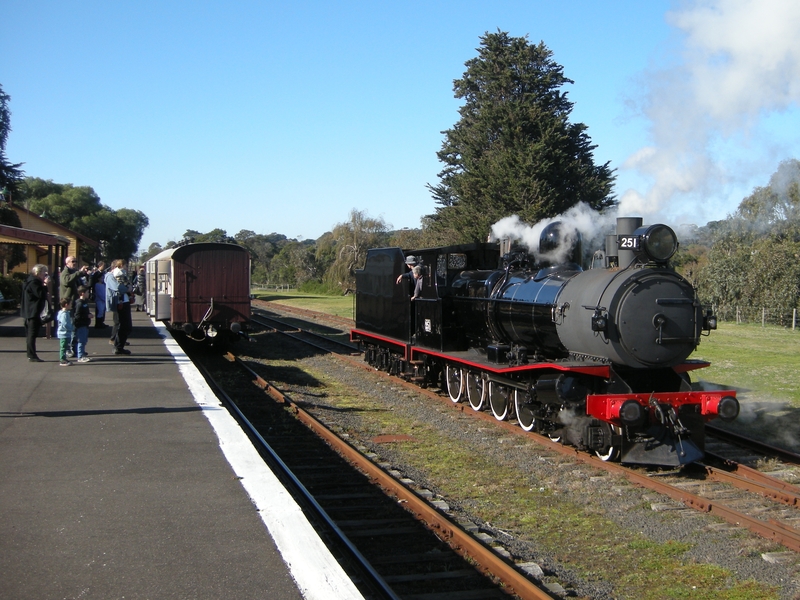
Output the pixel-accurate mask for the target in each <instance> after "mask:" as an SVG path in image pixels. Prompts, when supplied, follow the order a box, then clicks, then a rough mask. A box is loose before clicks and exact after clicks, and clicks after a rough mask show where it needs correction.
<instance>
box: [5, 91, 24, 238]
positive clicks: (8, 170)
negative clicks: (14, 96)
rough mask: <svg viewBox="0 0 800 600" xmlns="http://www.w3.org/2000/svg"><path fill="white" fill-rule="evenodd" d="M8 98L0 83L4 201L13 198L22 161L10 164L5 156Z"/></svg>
mask: <svg viewBox="0 0 800 600" xmlns="http://www.w3.org/2000/svg"><path fill="white" fill-rule="evenodd" d="M10 100H11V96H9V95H8V94H6V93H5V92H4V91H3V86H2V85H0V193H2V196H3V199H4V200H6V201H8V200H13V199H14V197H15V196H16V194H17V191H18V188H19V183H20V181H22V175H23V171H21V170H20V167H21V166H22V163H16V164H11V163H9V162H8V160H7V158H6V142H7V141H8V134H9V133H10V132H11V111H10V110H9V108H8V102H9V101H10ZM6 224H7V225H8V224H9V223H6Z"/></svg>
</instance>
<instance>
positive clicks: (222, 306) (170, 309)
mask: <svg viewBox="0 0 800 600" xmlns="http://www.w3.org/2000/svg"><path fill="white" fill-rule="evenodd" d="M145 307H146V310H147V313H148V314H149V315H150V316H151V317H153V318H155V319H156V320H158V321H164V322H165V323H166V324H167V327H169V328H170V329H171V330H173V331H176V332H182V333H184V334H185V335H186V337H188V338H189V339H191V340H194V341H198V342H203V343H204V344H209V345H214V344H224V343H227V342H230V341H232V340H234V339H236V338H238V337H239V336H240V335H242V334H244V333H245V331H246V328H247V324H248V323H249V321H250V253H249V252H248V251H247V250H246V249H245V248H243V247H241V246H238V245H236V244H226V243H216V242H201V243H188V244H181V245H178V246H174V247H172V248H169V249H167V250H164V251H163V252H161V253H159V254H157V255H156V256H154V257H152V258H151V259H149V260H148V261H147V294H146V296H145Z"/></svg>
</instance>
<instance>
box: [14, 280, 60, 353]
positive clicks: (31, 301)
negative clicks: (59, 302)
mask: <svg viewBox="0 0 800 600" xmlns="http://www.w3.org/2000/svg"><path fill="white" fill-rule="evenodd" d="M49 281H50V276H49V274H48V272H47V265H34V267H33V268H32V269H31V274H30V275H29V276H28V279H26V280H25V283H24V285H23V286H22V303H21V305H20V316H21V317H22V319H23V320H24V322H25V346H26V350H27V355H28V361H29V362H44V361H43V360H42V359H41V358H39V356H38V355H37V354H36V338H37V337H39V329H40V328H41V327H42V325H43V324H44V323H45V322H47V321H48V320H52V318H53V313H52V312H51V311H49V306H48V302H47V287H46V286H47V284H48V283H49ZM48 313H49V314H48Z"/></svg>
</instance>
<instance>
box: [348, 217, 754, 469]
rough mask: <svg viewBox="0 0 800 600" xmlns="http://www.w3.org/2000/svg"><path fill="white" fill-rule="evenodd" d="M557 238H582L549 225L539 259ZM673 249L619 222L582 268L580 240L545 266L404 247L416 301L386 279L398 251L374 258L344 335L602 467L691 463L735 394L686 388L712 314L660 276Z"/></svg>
mask: <svg viewBox="0 0 800 600" xmlns="http://www.w3.org/2000/svg"><path fill="white" fill-rule="evenodd" d="M568 238H569V239H575V240H579V239H580V237H579V236H573V235H567V230H566V226H565V225H563V224H561V223H553V224H551V225H549V226H548V227H547V228H545V230H544V231H543V232H542V235H541V239H540V248H539V253H538V254H537V255H536V256H545V257H547V256H553V250H554V249H555V248H556V247H557V246H558V245H559V244H560V243H561V242H563V241H564V240H566V239H568ZM677 247H678V241H677V237H676V235H675V233H674V232H673V230H672V229H671V228H669V227H667V226H666V225H651V226H647V227H644V226H642V219H641V218H638V217H636V218H620V219H617V228H616V232H615V233H613V234H609V235H608V236H606V242H605V249H604V250H600V251H598V252H597V253H595V257H596V259H599V260H600V264H594V263H593V265H592V268H590V269H587V270H583V269H582V268H581V267H580V266H579V264H578V262H579V254H580V242H577V243H574V244H572V246H571V247H570V248H569V250H568V252H567V253H566V258H564V259H560V260H555V261H553V260H552V259H551V260H543V259H541V258H539V259H536V258H534V256H533V255H531V254H529V253H528V252H527V251H523V250H514V251H511V250H508V251H506V250H507V249H504V250H503V251H502V252H501V248H500V244H496V243H485V244H470V245H462V246H450V247H445V248H431V249H425V250H419V251H414V252H413V254H414V256H415V259H416V260H419V261H421V262H422V265H423V269H422V277H423V287H422V293H421V296H420V297H419V298H417V299H415V300H414V301H413V302H412V301H410V299H409V290H408V288H407V287H406V286H405V285H403V284H399V285H398V284H397V283H396V280H397V278H398V276H399V275H401V274H402V273H404V272H406V271H407V270H408V267H407V265H406V260H405V255H404V253H403V251H402V250H401V249H399V248H378V249H373V250H370V251H369V253H368V255H367V261H366V265H365V267H364V269H363V270H360V271H358V272H357V273H356V285H357V291H356V327H355V329H353V330H352V332H351V337H352V339H353V340H355V341H358V342H360V343H361V344H362V345H363V347H364V349H365V360H366V361H367V362H369V364H371V365H372V366H374V367H376V368H378V369H382V370H385V371H388V372H390V373H392V374H394V375H396V376H399V377H402V378H405V379H409V380H412V381H416V382H418V383H419V384H421V385H425V386H441V387H443V388H444V389H446V390H447V393H448V395H449V396H450V399H451V400H452V401H453V402H461V401H464V400H466V401H467V402H469V404H470V406H471V407H472V408H473V409H475V410H483V409H484V408H486V407H488V408H489V409H490V410H491V412H492V413H493V414H494V416H495V417H496V418H497V419H499V420H505V419H509V418H516V420H517V421H518V422H519V425H520V426H521V427H522V428H523V429H525V430H527V431H537V432H540V433H543V434H546V435H548V436H550V438H551V439H553V440H560V441H562V442H564V443H569V444H572V445H574V446H577V447H578V448H581V449H585V450H589V451H594V452H596V453H597V455H598V456H599V457H600V458H602V459H603V460H617V459H619V460H621V461H622V462H626V463H638V464H648V465H663V466H679V465H684V464H688V463H691V462H694V461H696V460H699V459H700V458H702V456H703V448H704V424H705V423H706V422H707V421H709V420H711V419H714V418H716V417H720V418H721V419H723V420H732V419H735V418H736V416H737V415H738V413H739V404H738V401H737V400H736V393H735V391H732V390H715V391H705V390H696V389H693V388H692V385H691V382H690V377H689V372H690V371H692V370H695V369H699V368H702V367H706V366H708V363H706V362H702V361H697V360H689V359H688V357H689V356H690V354H691V353H692V352H693V351H694V350H695V348H696V347H697V346H698V344H699V342H700V338H701V335H703V334H708V333H709V332H710V331H711V330H712V329H715V328H716V318H715V317H714V316H713V315H712V314H711V311H709V310H706V309H704V308H703V307H702V306H701V304H700V302H699V301H698V298H697V295H696V292H695V290H694V288H693V287H692V285H691V284H690V283H689V282H688V281H687V280H686V279H684V278H683V277H682V276H681V275H680V274H678V273H677V272H676V271H675V270H674V269H673V268H671V267H670V265H669V259H670V258H671V257H672V256H673V255H674V253H675V251H676V250H677Z"/></svg>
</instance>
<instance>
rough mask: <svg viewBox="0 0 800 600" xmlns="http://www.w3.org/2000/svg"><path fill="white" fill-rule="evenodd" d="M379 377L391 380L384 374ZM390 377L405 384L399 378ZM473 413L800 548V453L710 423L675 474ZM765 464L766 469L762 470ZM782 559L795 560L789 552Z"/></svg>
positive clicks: (427, 392)
mask: <svg viewBox="0 0 800 600" xmlns="http://www.w3.org/2000/svg"><path fill="white" fill-rule="evenodd" d="M295 314H296V313H295ZM317 318H318V319H322V318H323V317H321V316H318V317H317ZM273 322H274V321H273ZM342 358H343V359H344V360H348V361H349V362H350V364H354V365H357V366H359V367H361V368H363V369H365V370H367V371H371V372H372V371H373V369H372V368H371V367H369V366H368V365H366V364H364V363H363V362H360V361H355V360H353V358H352V357H342ZM378 375H380V376H385V377H387V378H389V377H388V375H384V374H383V373H378ZM389 379H390V380H391V381H393V382H395V383H397V384H398V385H399V384H401V382H400V380H398V379H396V378H389ZM402 384H403V385H406V386H408V387H410V388H411V389H414V390H416V391H417V392H418V393H421V394H425V395H427V396H429V397H431V398H434V399H436V400H437V401H440V402H442V403H445V404H452V403H451V402H450V400H449V399H448V398H447V397H446V395H444V396H443V395H442V394H440V393H437V392H436V391H434V390H425V389H421V388H419V387H418V386H416V385H414V384H412V383H408V382H402ZM455 407H456V408H458V409H460V410H462V411H465V410H466V407H465V406H464V405H463V404H456V405H455ZM467 412H472V411H471V410H469V411H467ZM474 416H475V417H476V418H480V419H484V420H486V421H489V422H494V423H495V424H496V425H497V426H500V427H503V428H506V429H508V431H511V432H514V433H515V434H518V435H526V436H527V435H533V437H535V438H536V439H537V441H538V442H539V443H540V444H542V445H544V446H545V447H547V448H549V449H550V450H554V451H556V452H559V453H563V454H565V455H568V456H570V457H574V458H575V459H577V460H578V461H581V462H584V463H586V464H589V465H591V466H593V467H595V468H598V469H601V470H605V471H608V472H610V473H614V474H616V475H621V476H623V477H625V478H626V479H628V480H629V481H631V482H632V483H635V484H636V485H639V486H642V487H645V488H648V489H651V490H653V491H656V492H658V493H659V494H663V495H664V496H667V497H668V498H670V499H672V500H673V501H675V502H678V503H680V504H682V505H684V506H685V507H687V508H690V509H694V510H698V511H701V512H704V513H709V514H711V515H714V516H716V517H719V518H720V519H722V520H723V521H725V522H727V523H728V524H729V525H730V526H733V527H743V528H746V529H748V530H750V531H752V532H753V533H756V534H757V535H759V536H762V537H764V538H767V539H769V540H772V541H775V542H777V543H779V544H781V545H783V546H785V547H786V548H787V549H788V550H790V551H792V552H794V553H796V552H800V487H798V486H796V485H794V481H800V467H798V465H800V456H798V455H796V454H793V453H791V452H788V451H785V450H781V449H778V448H775V447H773V446H769V445H766V444H763V443H760V442H758V441H756V440H749V439H747V438H744V437H743V436H737V435H736V434H732V433H730V432H727V431H725V430H720V429H718V428H716V427H713V426H712V427H710V428H709V436H710V437H709V440H708V442H707V443H708V451H707V458H708V460H707V463H706V464H698V465H694V466H692V467H691V468H688V469H683V470H680V471H674V472H672V471H659V472H653V471H651V470H648V469H641V468H629V467H626V466H622V465H619V464H616V463H609V462H603V461H601V460H599V459H597V458H596V457H594V456H592V455H589V454H585V453H581V452H577V451H575V450H574V449H572V448H570V447H567V446H563V445H561V444H559V443H556V442H553V441H551V440H549V439H547V438H546V437H544V436H540V435H536V434H530V433H525V432H523V431H522V430H521V429H520V428H519V427H518V426H517V425H516V423H515V421H514V420H513V417H512V419H511V420H510V421H498V420H497V419H495V418H494V417H493V416H492V415H491V413H488V412H475V413H474ZM765 465H766V466H767V467H768V468H767V469H765V468H764V466H765ZM756 467H759V468H756ZM653 505H654V509H655V508H659V509H663V508H665V506H661V505H659V503H657V502H654V503H653ZM784 558H785V559H787V560H793V557H791V556H789V557H784Z"/></svg>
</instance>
